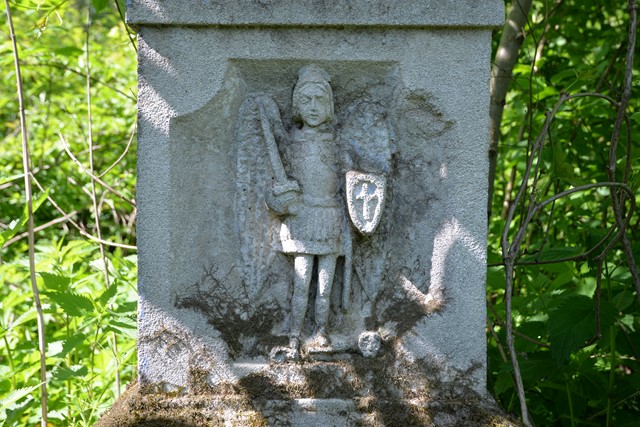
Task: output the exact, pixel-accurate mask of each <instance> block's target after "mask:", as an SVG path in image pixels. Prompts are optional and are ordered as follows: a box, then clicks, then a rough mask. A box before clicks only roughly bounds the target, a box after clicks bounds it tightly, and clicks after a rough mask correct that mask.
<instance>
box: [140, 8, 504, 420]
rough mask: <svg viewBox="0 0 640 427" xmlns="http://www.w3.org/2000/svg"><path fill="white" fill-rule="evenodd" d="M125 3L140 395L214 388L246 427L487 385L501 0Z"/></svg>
mask: <svg viewBox="0 0 640 427" xmlns="http://www.w3.org/2000/svg"><path fill="white" fill-rule="evenodd" d="M127 16H128V21H129V23H130V24H132V25H134V26H135V27H136V29H137V31H138V32H139V38H138V41H139V145H138V248H139V292H140V301H139V341H138V354H139V381H140V387H141V390H142V391H143V392H144V393H148V394H162V393H165V394H166V395H171V396H181V398H182V399H186V400H185V401H188V400H189V398H190V396H191V397H192V398H193V399H201V398H202V396H203V395H206V396H208V397H207V400H206V401H207V402H208V403H207V405H209V406H207V408H209V409H207V410H208V411H210V412H211V414H214V413H215V414H218V415H216V416H219V417H221V418H220V419H224V420H225V421H226V422H235V421H237V422H239V423H240V425H243V424H246V423H249V424H247V425H252V424H251V423H250V422H249V421H251V420H253V421H251V422H254V421H255V420H258V424H260V423H266V424H269V425H272V424H273V425H281V424H291V425H319V424H326V425H351V424H358V423H361V424H362V423H364V424H367V423H369V424H371V425H379V424H385V423H386V424H388V425H394V421H393V420H399V421H398V423H399V424H397V425H403V423H404V422H406V423H408V424H411V423H414V424H428V422H427V421H425V420H430V421H429V422H432V423H436V424H446V422H445V421H443V420H445V419H446V414H444V413H440V415H438V413H437V411H436V410H435V409H433V408H435V406H437V405H435V404H434V403H433V402H439V401H442V400H443V399H444V398H443V396H447V397H446V398H447V399H453V397H452V396H457V398H460V397H461V396H462V397H463V398H464V397H466V398H469V399H470V397H469V396H475V398H479V399H482V398H484V397H486V391H485V385H486V384H485V382H486V380H485V376H486V344H485V286H484V285H485V261H486V259H485V258H486V249H485V248H486V234H487V218H486V204H487V203H486V197H487V170H488V159H487V148H488V108H489V71H490V54H491V30H492V28H494V27H496V26H497V25H500V24H501V23H502V21H503V5H502V1H499V0H490V1H483V2H478V1H475V0H455V1H454V0H420V1H419V0H397V1H393V2H389V1H383V0H333V1H324V0H297V1H292V0H235V1H220V0H217V1H216V0H197V1H195V0H194V1H190V2H178V1H169V0H130V1H129V5H128V11H127ZM234 399H235V400H234ZM232 401H233V402H236V403H237V402H243V403H241V404H240V403H237V404H236V406H234V405H232V404H231V403H230V402H232ZM430 402H431V403H430ZM185 404H186V403H185ZM243 405H244V406H243ZM429 407H431V408H432V411H431V412H429V411H427V410H426V409H425V408H429ZM216 411H217V412H216ZM425 411H427V412H425ZM434 411H435V412H434ZM215 414H214V415H215ZM221 414H222V415H221ZM214 415H212V416H214ZM252 417H253V418H252ZM403 417H404V418H403ZM421 417H422V418H421ZM425 417H426V418H425ZM438 417H440V418H438ZM442 417H445V418H442ZM242 420H244V421H242ZM403 420H404V421H403ZM438 420H440V421H438ZM408 424H405V425H408Z"/></svg>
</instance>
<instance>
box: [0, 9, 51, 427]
mask: <svg viewBox="0 0 640 427" xmlns="http://www.w3.org/2000/svg"><path fill="white" fill-rule="evenodd" d="M4 6H5V8H6V9H7V22H8V23H9V32H10V33H11V43H12V47H13V61H14V65H15V70H16V86H17V91H18V104H19V108H20V133H21V135H22V167H23V170H24V190H25V198H26V199H27V200H26V201H27V215H28V221H27V224H28V225H27V233H28V239H29V278H30V280H31V290H32V292H33V301H34V304H35V306H36V314H37V316H36V319H37V322H38V350H39V351H40V404H41V407H42V418H41V422H40V424H41V426H42V427H47V424H48V412H47V406H48V405H47V403H48V398H47V362H46V357H47V355H46V353H45V351H46V342H45V330H44V314H43V312H42V304H41V303H40V291H39V290H38V284H37V283H36V260H35V236H34V221H33V194H32V192H31V165H30V163H31V157H30V154H29V140H28V137H27V118H26V115H25V112H24V90H23V87H22V75H21V73H20V58H19V55H18V44H17V42H16V33H15V31H14V29H13V19H12V18H11V8H10V7H9V0H4Z"/></svg>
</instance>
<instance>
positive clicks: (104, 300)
mask: <svg viewBox="0 0 640 427" xmlns="http://www.w3.org/2000/svg"><path fill="white" fill-rule="evenodd" d="M117 285H118V282H117V281H115V280H114V281H113V283H111V286H108V287H107V289H105V290H104V292H103V293H102V294H101V295H100V296H99V297H98V299H97V301H96V303H97V304H98V305H99V306H102V307H104V306H106V305H107V304H109V302H111V300H113V298H114V297H115V296H116V293H117V292H118V286H117Z"/></svg>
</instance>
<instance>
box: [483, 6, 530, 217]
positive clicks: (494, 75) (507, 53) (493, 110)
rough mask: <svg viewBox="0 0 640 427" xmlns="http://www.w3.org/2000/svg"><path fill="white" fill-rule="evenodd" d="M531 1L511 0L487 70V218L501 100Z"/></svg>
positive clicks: (522, 36) (514, 60)
mask: <svg viewBox="0 0 640 427" xmlns="http://www.w3.org/2000/svg"><path fill="white" fill-rule="evenodd" d="M531 3H532V0H513V1H512V3H511V7H510V9H509V14H508V15H507V20H506V21H505V24H504V28H503V30H502V37H500V44H499V45H498V50H497V51H496V56H495V58H494V61H493V68H492V70H491V85H490V91H491V104H490V107H489V117H490V122H489V198H488V200H489V202H488V203H489V205H488V207H487V212H488V217H489V218H491V199H492V198H493V188H494V181H495V176H496V165H497V160H498V143H499V142H500V124H501V123H502V114H503V112H504V104H505V99H506V97H507V91H508V90H509V84H510V83H511V75H512V73H513V67H514V66H515V64H516V61H517V60H518V52H519V51H520V46H521V45H522V41H523V40H524V26H525V24H526V23H527V17H528V16H529V10H530V9H531Z"/></svg>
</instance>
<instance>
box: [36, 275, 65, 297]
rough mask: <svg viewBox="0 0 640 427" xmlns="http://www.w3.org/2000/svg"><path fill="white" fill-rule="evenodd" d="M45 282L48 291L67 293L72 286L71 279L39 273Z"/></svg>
mask: <svg viewBox="0 0 640 427" xmlns="http://www.w3.org/2000/svg"><path fill="white" fill-rule="evenodd" d="M38 274H39V275H40V277H42V280H43V282H44V287H45V289H46V290H52V291H60V292H65V291H67V290H68V289H69V285H70V284H71V278H70V277H66V276H59V275H57V274H53V273H46V272H41V273H38Z"/></svg>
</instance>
